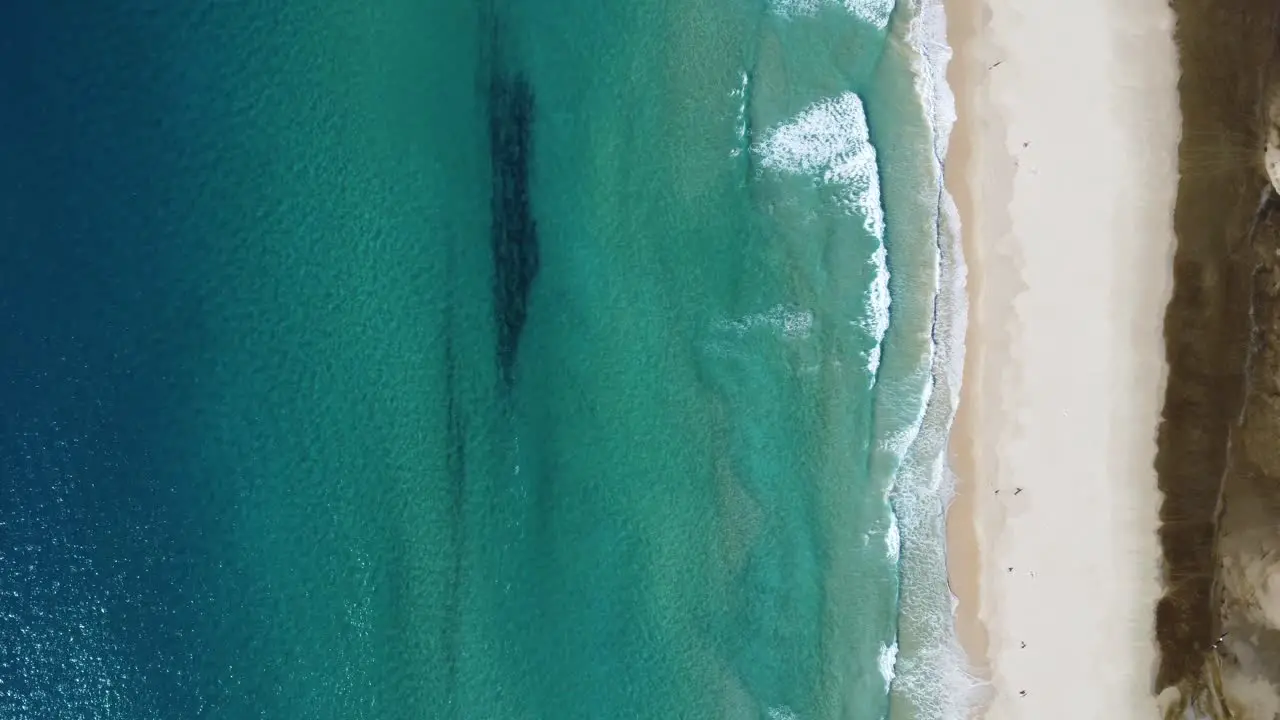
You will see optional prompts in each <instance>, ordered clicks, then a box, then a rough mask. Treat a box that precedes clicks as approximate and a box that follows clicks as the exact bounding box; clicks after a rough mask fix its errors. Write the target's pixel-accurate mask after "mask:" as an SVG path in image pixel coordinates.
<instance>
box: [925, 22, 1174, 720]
mask: <svg viewBox="0 0 1280 720" xmlns="http://www.w3.org/2000/svg"><path fill="white" fill-rule="evenodd" d="M947 13H948V33H949V38H950V43H951V45H952V47H953V48H954V50H955V58H954V60H953V62H952V65H951V68H950V74H949V78H948V79H949V82H950V83H951V86H952V89H953V90H954V92H955V94H956V98H957V106H958V117H959V122H958V124H957V126H956V130H955V133H954V135H953V136H952V150H951V155H950V157H949V158H948V166H947V172H948V176H947V182H948V186H949V189H950V190H951V192H952V193H953V195H954V196H955V198H956V202H957V205H958V207H959V210H960V214H961V219H962V222H963V224H964V245H965V252H966V255H967V257H966V260H967V262H968V266H969V295H970V303H971V308H970V318H969V333H968V339H967V364H966V369H965V376H964V390H963V395H962V400H961V405H960V408H959V417H958V419H957V424H956V428H955V432H954V436H953V440H952V463H953V468H954V470H955V472H956V474H957V476H958V495H957V498H956V502H955V503H954V504H953V506H952V507H951V511H950V515H949V523H948V533H949V540H950V542H949V546H950V550H949V553H950V555H949V565H950V575H951V583H952V588H953V592H954V593H955V594H956V595H957V596H958V598H959V609H958V611H957V612H958V624H959V630H960V633H961V638H962V641H963V642H964V644H965V646H966V649H967V650H968V651H969V653H970V655H971V657H972V658H973V663H974V665H975V669H976V670H977V672H978V673H979V674H981V675H983V676H984V677H986V678H987V679H989V680H990V683H991V687H990V694H989V703H988V704H987V705H986V706H985V707H984V709H983V710H982V711H981V712H980V713H979V714H978V715H979V716H980V717H986V718H1036V719H1038V720H1039V719H1047V718H1102V717H1124V718H1145V717H1155V715H1156V705H1155V701H1154V699H1153V696H1152V688H1153V682H1154V674H1155V667H1156V661H1157V653H1156V644H1155V636H1154V622H1155V620H1154V609H1155V604H1156V602H1157V600H1158V598H1159V596H1160V592H1161V583H1160V547H1159V543H1158V541H1157V534H1156V531H1157V527H1158V513H1159V507H1160V494H1159V492H1158V491H1157V481H1156V473H1155V470H1154V467H1153V463H1154V459H1155V454H1156V427H1157V423H1158V421H1159V416H1160V412H1161V406H1162V403H1163V400H1164V389H1165V383H1166V378H1167V376H1168V372H1167V369H1166V365H1165V360H1164V358H1165V349H1164V342H1163V339H1162V327H1163V316H1164V312H1165V308H1166V305H1167V303H1168V301H1169V297H1170V292H1171V288H1172V257H1173V252H1174V245H1175V242H1174V224H1173V221H1174V217H1173V208H1174V200H1175V193H1176V183H1177V149H1178V148H1177V145H1178V140H1179V135H1180V128H1181V123H1180V115H1179V110H1178V96H1177V89H1176V84H1177V79H1178V64H1177V56H1176V52H1175V48H1174V43H1173V14H1172V12H1171V11H1170V9H1169V7H1168V3H1167V2H1166V1H1165V0H1126V2H1120V3H1117V2H1115V1H1114V0H1080V1H1079V2H1072V3H1057V4H1055V3H1020V2H1017V0H949V2H947Z"/></svg>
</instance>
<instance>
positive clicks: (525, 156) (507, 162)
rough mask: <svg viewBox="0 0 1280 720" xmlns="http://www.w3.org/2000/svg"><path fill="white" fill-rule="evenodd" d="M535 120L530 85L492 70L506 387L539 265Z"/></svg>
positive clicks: (498, 300)
mask: <svg viewBox="0 0 1280 720" xmlns="http://www.w3.org/2000/svg"><path fill="white" fill-rule="evenodd" d="M533 118H534V102H533V91H532V89H531V88H530V87H529V83H528V81H527V80H526V79H525V78H524V77H523V76H521V75H519V74H508V73H507V72H506V71H505V70H504V69H503V68H501V67H498V68H495V69H494V70H493V71H492V76H491V79H490V85H489V153H490V157H491V161H492V172H493V195H492V200H491V202H492V208H491V213H492V217H491V223H492V225H491V230H490V238H491V243H492V251H493V307H494V320H495V326H496V328H497V360H498V371H499V374H500V375H501V377H502V380H503V382H504V383H505V384H506V385H507V387H510V386H511V384H512V382H513V381H514V373H515V364H516V355H517V352H518V349H519V346H520V335H521V333H522V332H523V331H524V325H525V321H526V320H527V319H528V314H529V311H528V303H529V291H530V289H531V288H532V286H533V281H534V279H535V278H536V277H537V275H538V266H539V257H538V228H537V223H536V221H535V220H534V214H533V209H532V205H531V202H530V199H529V183H530V178H529V169H530V150H531V133H532V129H533Z"/></svg>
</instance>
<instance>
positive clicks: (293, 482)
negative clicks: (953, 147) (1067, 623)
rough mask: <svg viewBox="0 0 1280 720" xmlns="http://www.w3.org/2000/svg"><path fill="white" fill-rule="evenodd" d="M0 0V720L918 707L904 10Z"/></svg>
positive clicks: (921, 163) (921, 380)
mask: <svg viewBox="0 0 1280 720" xmlns="http://www.w3.org/2000/svg"><path fill="white" fill-rule="evenodd" d="M0 16H2V21H0V28H4V30H2V31H0V33H3V36H4V42H0V107H4V108H8V110H7V111H0V238H3V239H2V240H0V349H2V350H3V358H4V360H3V362H2V363H0V716H3V717H5V718H13V719H14V720H37V719H38V720H62V719H70V718H130V719H133V718H136V719H144V718H145V719H150V718H165V719H169V718H218V719H221V718H226V719H228V720H242V719H246V718H263V719H270V720H274V719H276V718H279V719H281V720H293V719H295V718H296V719H305V718H344V719H345V718H354V719H359V718H388V719H390V718H477V719H490V718H492V719H506V718H511V719H523V718H557V719H572V718H655V719H656V718H725V719H730V718H732V719H737V718H752V719H754V718H761V719H768V720H791V719H795V720H799V719H804V720H811V719H812V720H816V719H822V718H841V719H844V718H849V719H853V720H861V719H864V718H865V719H867V720H878V719H879V718H885V717H894V718H944V717H950V715H948V713H950V712H951V711H952V710H953V709H954V708H953V705H954V698H952V697H951V696H950V695H949V694H948V693H949V691H950V690H952V689H954V684H949V683H951V680H949V678H951V677H952V675H954V674H955V673H954V671H953V667H955V665H956V663H955V658H956V657H957V654H956V653H957V651H956V650H955V648H954V639H953V637H952V634H951V622H950V596H949V594H948V593H947V589H946V583H945V566H944V564H943V559H944V558H943V545H942V528H941V522H942V513H943V509H944V507H945V503H946V502H947V500H948V498H949V493H950V488H949V484H948V480H947V479H946V477H945V473H944V472H943V468H942V466H941V463H942V460H941V458H942V448H943V446H944V444H945V439H946V436H947V433H948V432H949V428H950V422H951V413H952V410H953V408H954V402H955V395H956V392H957V391H958V375H957V374H956V368H957V367H958V363H959V361H960V357H959V356H960V355H961V354H962V346H961V343H960V337H961V336H962V334H963V326H962V323H960V322H959V321H958V320H957V318H959V317H961V316H962V314H963V302H962V300H961V297H962V283H963V266H962V264H961V263H960V261H959V257H958V252H957V248H956V246H955V244H954V233H955V230H956V227H955V223H954V220H953V219H952V217H951V215H949V214H948V213H949V209H950V201H949V199H947V197H946V195H945V193H944V192H943V190H942V188H941V184H940V182H941V181H940V176H941V158H942V157H944V156H945V148H946V135H947V132H948V131H949V127H950V122H951V119H950V112H951V111H950V101H949V99H948V97H947V96H946V93H945V88H944V87H942V85H941V81H940V78H941V75H940V72H941V69H940V68H941V67H942V65H943V64H945V60H946V48H945V45H942V44H940V43H941V35H940V30H939V28H940V27H941V19H940V10H939V9H938V8H937V7H936V6H933V5H929V6H924V7H922V6H920V5H919V4H918V3H916V2H908V1H907V0H902V1H901V2H899V3H897V5H896V6H895V5H894V4H893V3H891V2H889V1H888V0H844V1H843V2H837V1H836V0H829V1H827V2H822V1H820V0H809V1H807V2H806V1H800V2H781V1H779V2H772V3H760V2H755V1H744V0H636V1H635V2H628V3H598V2H593V3H587V2H578V1H577V0H573V1H571V0H538V1H537V2H535V1H534V0H488V1H482V2H476V1H475V0H466V1H463V0H437V1H436V2H430V3H423V2H409V1H408V0H388V1H387V2H382V3H371V2H367V1H366V0H359V1H357V0H325V1H324V2H320V1H319V0H295V1H293V2H288V3H286V2H283V0H264V1H263V2H257V3H250V4H245V3H227V2H197V3H150V2H141V0H128V1H125V0H121V1H120V2H116V3H99V4H96V5H93V6H92V7H89V6H85V7H81V8H77V9H76V11H75V12H70V11H69V10H68V9H67V8H65V7H63V6H62V5H60V4H58V3H28V4H25V5H23V6H21V7H18V6H15V7H13V8H8V9H5V10H3V11H0Z"/></svg>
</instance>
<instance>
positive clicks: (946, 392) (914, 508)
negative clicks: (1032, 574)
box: [885, 0, 983, 720]
mask: <svg viewBox="0 0 1280 720" xmlns="http://www.w3.org/2000/svg"><path fill="white" fill-rule="evenodd" d="M898 12H900V13H901V24H900V25H899V27H901V28H902V29H901V30H900V31H897V34H899V36H900V37H901V38H902V41H901V42H900V43H899V46H900V47H902V48H903V49H904V50H906V51H907V53H908V56H907V61H908V66H909V67H910V69H911V72H912V74H913V77H914V89H915V92H916V96H917V99H918V100H919V101H920V103H921V105H922V110H923V111H924V114H925V117H926V119H927V120H928V121H929V126H930V127H931V129H932V138H931V140H932V148H931V149H932V156H933V166H934V167H933V173H934V178H935V180H936V182H937V184H938V185H937V187H938V190H939V195H938V206H937V213H938V227H939V235H938V237H937V249H938V260H939V262H938V264H937V266H936V269H937V270H936V276H935V278H934V288H935V292H936V295H935V302H934V308H933V309H934V312H933V320H934V326H933V330H932V335H931V336H930V351H931V354H932V358H933V359H932V366H931V370H930V373H931V382H930V383H929V386H930V387H929V393H928V395H927V396H926V402H927V407H925V408H922V410H923V415H922V417H921V420H920V423H919V424H918V426H917V427H918V432H917V433H916V435H915V437H914V438H913V439H912V444H911V448H910V449H909V450H908V451H907V456H906V458H905V459H904V462H903V465H902V467H901V468H900V470H899V472H898V475H897V477H896V478H895V488H894V500H893V506H894V512H895V514H896V515H897V517H898V521H899V522H900V524H901V528H902V529H901V532H902V534H903V536H904V537H905V538H908V539H909V540H910V542H908V543H906V544H905V545H904V547H903V549H902V568H903V572H902V577H903V585H902V605H901V617H900V627H902V628H904V629H909V630H910V633H911V636H912V643H911V648H912V649H911V651H910V652H909V653H906V654H904V655H903V656H900V657H899V658H898V662H897V664H896V667H895V673H896V674H895V682H894V691H893V692H894V695H895V703H898V702H901V703H903V704H905V705H906V706H907V707H906V708H904V710H907V709H908V708H909V710H908V712H910V714H911V716H912V717H915V718H921V719H923V718H929V719H930V720H955V719H958V718H963V717H968V715H969V714H970V710H971V708H972V707H973V705H974V704H975V702H976V701H977V700H978V699H979V697H978V696H979V693H978V691H979V690H981V689H982V688H983V686H982V684H981V683H979V682H978V681H977V680H976V679H975V678H974V677H973V675H972V674H970V672H969V671H968V667H969V666H968V658H967V657H966V656H965V654H964V652H963V650H962V649H961V648H960V645H959V642H958V640H957V638H956V633H955V623H954V609H955V606H956V599H955V597H954V596H953V595H951V593H949V592H948V591H947V589H946V587H945V578H946V555H945V549H946V548H945V537H946V536H945V514H944V512H943V511H944V509H945V508H946V507H947V506H948V505H949V504H950V501H951V498H952V495H953V492H954V478H953V476H952V475H951V473H950V471H949V469H948V468H947V466H946V447H947V440H948V437H949V436H950V432H951V424H952V420H953V419H954V414H955V407H956V404H957V402H958V400H959V393H960V384H961V377H962V366H963V360H964V344H963V341H964V334H965V325H966V317H967V297H966V293H965V283H964V278H965V267H964V260H963V257H962V255H961V246H960V238H959V229H960V225H959V219H958V217H957V215H956V209H955V205H954V203H953V201H952V199H951V197H950V195H948V194H947V193H946V191H945V188H943V187H942V186H941V183H942V172H943V159H944V158H945V157H946V153H947V146H948V140H949V135H950V132H951V128H952V125H953V124H954V122H955V110H954V100H953V98H952V95H951V92H950V90H949V89H948V88H947V86H946V83H945V71H946V65H947V63H948V62H949V60H950V57H951V52H950V48H948V47H947V45H946V43H945V27H946V24H945V16H944V14H943V8H942V2H941V0H911V1H910V2H906V3H903V4H902V7H901V8H900V9H899V11H898ZM898 23H899V19H898V18H895V24H898ZM903 439H904V438H903V437H896V438H885V441H886V442H888V443H890V444H893V445H895V446H896V445H899V444H900V443H901V442H902V441H903ZM894 449H897V448H896V447H895V448H894Z"/></svg>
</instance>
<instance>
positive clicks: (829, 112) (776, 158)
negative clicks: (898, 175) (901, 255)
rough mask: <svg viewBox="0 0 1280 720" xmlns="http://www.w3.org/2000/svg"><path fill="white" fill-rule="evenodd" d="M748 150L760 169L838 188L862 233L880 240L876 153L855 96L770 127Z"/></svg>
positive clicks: (824, 102)
mask: <svg viewBox="0 0 1280 720" xmlns="http://www.w3.org/2000/svg"><path fill="white" fill-rule="evenodd" d="M752 151H753V152H754V153H755V154H756V155H757V156H758V157H759V158H760V166H761V167H763V168H766V169H770V170H776V171H779V172H786V173H794V174H797V175H806V176H809V177H813V178H815V179H819V180H821V181H822V182H824V183H827V184H828V185H839V186H842V187H843V188H845V192H844V193H843V194H842V196H841V201H842V202H843V203H844V204H846V205H848V206H849V209H850V210H852V211H854V212H856V213H857V214H858V215H860V216H862V217H865V218H866V229H867V232H869V233H871V234H872V235H874V236H875V237H877V238H883V237H884V210H883V209H882V205H881V201H880V175H879V168H878V167H877V166H876V150H875V148H874V147H873V146H872V145H871V132H870V129H869V128H868V126H867V112H866V108H864V107H863V105H862V98H860V97H858V94H857V93H854V92H845V93H841V94H840V95H837V96H835V97H833V98H827V99H825V100H821V101H819V102H816V103H814V104H812V105H810V106H809V107H807V108H805V109H804V110H802V111H800V112H799V113H798V114H797V115H796V116H795V117H794V118H792V119H791V121H790V122H787V123H783V124H782V125H779V126H777V127H774V128H771V129H770V130H769V131H768V132H767V133H765V137H764V139H763V140H761V141H760V142H758V143H756V145H755V146H754V147H753V148H752Z"/></svg>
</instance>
